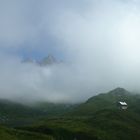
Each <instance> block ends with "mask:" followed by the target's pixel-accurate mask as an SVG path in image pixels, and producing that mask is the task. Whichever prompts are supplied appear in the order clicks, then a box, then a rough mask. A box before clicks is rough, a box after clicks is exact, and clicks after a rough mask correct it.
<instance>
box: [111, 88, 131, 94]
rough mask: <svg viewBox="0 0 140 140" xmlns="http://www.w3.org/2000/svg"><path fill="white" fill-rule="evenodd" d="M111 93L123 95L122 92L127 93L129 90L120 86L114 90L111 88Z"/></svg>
mask: <svg viewBox="0 0 140 140" xmlns="http://www.w3.org/2000/svg"><path fill="white" fill-rule="evenodd" d="M109 93H111V94H118V95H122V94H127V93H129V92H128V91H127V90H126V89H124V88H121V87H118V88H115V89H114V90H111V91H110V92H109Z"/></svg>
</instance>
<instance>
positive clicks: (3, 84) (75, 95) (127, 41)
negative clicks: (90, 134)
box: [0, 0, 140, 103]
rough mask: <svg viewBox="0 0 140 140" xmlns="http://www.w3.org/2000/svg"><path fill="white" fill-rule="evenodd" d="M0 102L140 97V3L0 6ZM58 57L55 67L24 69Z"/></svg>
mask: <svg viewBox="0 0 140 140" xmlns="http://www.w3.org/2000/svg"><path fill="white" fill-rule="evenodd" d="M0 21H1V22H0V98H6V99H10V100H16V101H21V102H34V101H49V102H72V103H75V102H81V101H85V100H86V99H88V98H89V97H91V96H94V95H97V94H98V93H100V92H106V91H109V90H111V89H113V88H116V87H123V88H126V89H128V90H130V91H135V92H139V93H140V86H139V83H140V74H139V71H140V1H138V0H108V1H105V0H86V1H85V0H59V1H58V0H51V1H50V0H30V1H29V0H12V1H11V0H0ZM48 54H52V55H54V56H55V57H56V58H57V59H58V60H62V61H63V63H62V64H59V65H53V66H50V67H40V66H38V65H35V64H26V63H21V62H22V60H23V59H25V58H33V59H36V60H39V59H42V58H43V57H45V56H47V55H48Z"/></svg>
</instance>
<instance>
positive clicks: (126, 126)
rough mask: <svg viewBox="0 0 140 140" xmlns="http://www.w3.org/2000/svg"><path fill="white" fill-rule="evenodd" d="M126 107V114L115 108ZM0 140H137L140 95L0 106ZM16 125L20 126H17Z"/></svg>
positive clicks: (118, 93) (121, 93)
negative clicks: (121, 105) (60, 102)
mask: <svg viewBox="0 0 140 140" xmlns="http://www.w3.org/2000/svg"><path fill="white" fill-rule="evenodd" d="M118 101H125V102H127V104H128V109H127V110H121V109H119V108H118V106H117V102H118ZM0 108H1V109H0V115H1V117H0V118H1V124H3V125H8V126H9V127H0V137H2V138H3V140H9V139H12V140H14V139H16V140H24V139H27V140H28V139H29V140H32V139H34V140H36V139H37V140H44V139H45V140H50V139H52V140H126V139H127V140H132V139H133V140H139V138H140V95H136V94H132V93H130V92H128V91H126V90H124V89H122V88H117V89H115V90H112V91H110V92H108V93H105V94H99V95H97V96H94V97H92V98H90V99H89V100H88V101H86V102H85V103H82V104H79V105H67V104H59V105H58V104H50V103H39V104H37V105H34V106H33V107H27V106H23V105H17V104H15V103H12V102H6V101H1V102H0ZM18 121H19V122H20V123H18Z"/></svg>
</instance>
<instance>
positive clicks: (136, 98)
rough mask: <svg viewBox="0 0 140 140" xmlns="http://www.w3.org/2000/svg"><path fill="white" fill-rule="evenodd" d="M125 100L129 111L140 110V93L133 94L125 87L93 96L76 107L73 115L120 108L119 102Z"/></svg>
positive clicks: (86, 114) (91, 113)
mask: <svg viewBox="0 0 140 140" xmlns="http://www.w3.org/2000/svg"><path fill="white" fill-rule="evenodd" d="M119 101H125V102H126V103H127V104H128V109H129V111H132V110H133V111H137V112H139V111H140V107H139V105H140V95H136V94H132V93H130V92H128V91H127V90H125V89H123V88H116V89H114V90H112V91H110V92H108V93H102V94H99V95H97V96H93V97H91V98H90V99H88V101H86V102H85V103H83V104H81V105H80V106H78V107H76V108H75V110H73V112H72V115H85V116H88V115H93V114H94V113H95V112H96V111H101V110H104V109H114V110H116V109H118V106H117V103H118V102H119Z"/></svg>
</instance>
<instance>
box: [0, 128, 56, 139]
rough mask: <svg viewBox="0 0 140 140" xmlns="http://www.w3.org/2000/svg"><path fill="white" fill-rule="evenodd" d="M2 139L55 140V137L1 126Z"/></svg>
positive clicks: (0, 137) (0, 136) (0, 134)
mask: <svg viewBox="0 0 140 140" xmlns="http://www.w3.org/2000/svg"><path fill="white" fill-rule="evenodd" d="M0 140H53V138H52V137H51V136H48V135H43V134H40V133H34V132H28V131H22V130H16V129H12V128H6V127H2V126H0Z"/></svg>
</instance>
